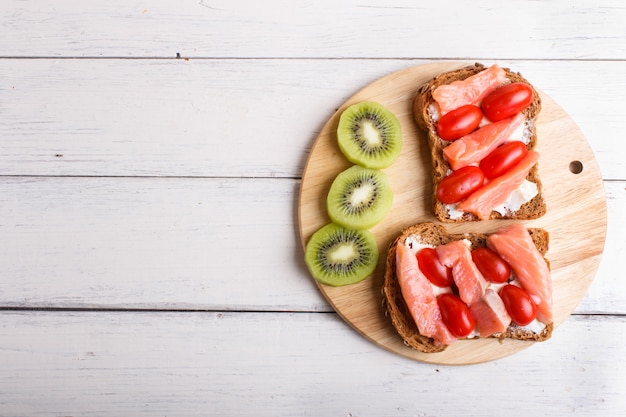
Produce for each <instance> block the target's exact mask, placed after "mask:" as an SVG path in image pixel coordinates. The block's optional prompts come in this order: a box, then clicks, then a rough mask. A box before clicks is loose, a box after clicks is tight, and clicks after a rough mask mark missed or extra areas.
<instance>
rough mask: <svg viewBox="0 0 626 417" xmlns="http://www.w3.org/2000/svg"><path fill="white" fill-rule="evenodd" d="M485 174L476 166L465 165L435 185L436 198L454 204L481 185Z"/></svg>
mask: <svg viewBox="0 0 626 417" xmlns="http://www.w3.org/2000/svg"><path fill="white" fill-rule="evenodd" d="M484 182H485V175H484V174H483V172H482V171H481V170H480V168H478V167H476V166H466V167H463V168H461V169H459V170H457V171H454V172H453V173H451V174H450V175H448V176H447V177H445V178H444V179H442V180H441V181H440V182H439V184H438V185H437V199H438V200H439V201H441V202H442V203H444V204H454V203H458V202H459V201H461V200H463V199H464V198H465V197H467V196H468V195H470V194H471V193H473V192H474V191H476V190H478V189H479V188H480V187H482V185H483V183H484Z"/></svg>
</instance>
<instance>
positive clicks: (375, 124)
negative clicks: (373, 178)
mask: <svg viewBox="0 0 626 417" xmlns="http://www.w3.org/2000/svg"><path fill="white" fill-rule="evenodd" d="M337 143H338V144H339V149H341V152H342V153H343V154H344V155H345V157H346V158H347V159H348V160H349V161H350V162H352V163H354V164H357V165H361V166H364V167H366V168H375V169H383V168H387V167H388V166H390V165H391V164H392V163H393V162H394V161H395V160H396V159H397V158H398V155H399V154H400V151H401V150H402V128H401V126H400V122H399V121H398V119H397V118H396V116H394V114H393V113H391V112H390V111H389V110H388V109H387V108H385V107H384V106H383V105H381V104H379V103H376V102H374V101H363V102H360V103H356V104H353V105H351V106H349V107H348V108H346V109H345V110H344V111H343V112H342V113H341V116H340V117H339V125H338V127H337Z"/></svg>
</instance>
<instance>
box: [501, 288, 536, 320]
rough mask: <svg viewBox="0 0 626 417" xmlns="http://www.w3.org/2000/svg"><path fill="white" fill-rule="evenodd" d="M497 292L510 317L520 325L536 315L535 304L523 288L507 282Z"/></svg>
mask: <svg viewBox="0 0 626 417" xmlns="http://www.w3.org/2000/svg"><path fill="white" fill-rule="evenodd" d="M498 294H499V295H500V298H502V301H503V302H504V307H506V311H507V312H508V313H509V316H511V319H513V321H514V322H515V323H517V324H519V325H520V326H526V325H527V324H529V323H530V322H531V321H533V320H534V319H535V317H537V305H536V304H535V303H534V302H533V300H532V298H531V297H530V295H529V294H528V293H527V292H526V291H525V290H524V289H523V288H520V287H518V286H516V285H512V284H507V285H505V286H504V287H502V288H501V289H500V292H499V293H498Z"/></svg>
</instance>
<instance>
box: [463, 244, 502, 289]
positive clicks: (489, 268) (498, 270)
mask: <svg viewBox="0 0 626 417" xmlns="http://www.w3.org/2000/svg"><path fill="white" fill-rule="evenodd" d="M472 260H473V261H474V263H475V264H476V267H477V268H478V270H479V271H480V273H481V274H483V276H484V277H485V279H486V280H487V281H491V282H495V283H499V284H501V283H503V282H507V281H508V280H509V277H510V276H511V267H510V266H509V264H508V263H507V262H506V261H505V260H504V259H502V258H501V257H500V255H498V254H497V253H495V252H494V251H492V250H491V249H489V248H488V247H485V246H483V247H480V248H476V249H474V250H473V251H472Z"/></svg>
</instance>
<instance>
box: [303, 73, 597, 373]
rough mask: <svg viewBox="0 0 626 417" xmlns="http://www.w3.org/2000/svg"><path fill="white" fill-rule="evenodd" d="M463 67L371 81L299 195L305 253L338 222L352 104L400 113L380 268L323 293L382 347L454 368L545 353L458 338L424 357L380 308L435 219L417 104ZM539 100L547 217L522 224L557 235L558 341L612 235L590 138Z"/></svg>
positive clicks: (495, 225) (327, 137)
mask: <svg viewBox="0 0 626 417" xmlns="http://www.w3.org/2000/svg"><path fill="white" fill-rule="evenodd" d="M465 65H469V64H467V63H459V62H456V63H434V64H428V65H420V66H415V67H410V68H407V69H404V70H402V71H398V72H395V73H392V74H389V75H387V76H385V77H383V78H381V79H379V80H377V81H375V82H373V83H372V84H370V85H368V86H366V87H365V88H363V89H362V90H361V91H359V92H358V93H357V94H355V95H354V96H353V97H351V98H350V99H349V100H348V101H347V102H346V103H344V104H343V105H342V106H341V107H340V108H339V109H338V110H337V112H336V113H335V114H334V115H333V116H332V117H331V118H330V120H329V121H328V122H327V123H326V125H325V126H324V128H323V129H322V131H321V133H320V135H319V136H318V138H317V139H316V141H315V143H314V145H313V148H312V150H311V154H310V156H309V159H308V162H307V164H306V167H305V170H304V173H303V176H302V185H301V190H300V197H299V198H300V199H299V222H300V224H299V228H300V236H301V240H302V245H303V246H305V245H306V242H307V241H308V239H309V238H310V236H311V235H312V234H313V233H314V232H315V231H316V230H318V229H319V228H320V227H322V226H323V225H325V224H327V223H329V222H330V219H329V217H328V215H327V214H326V207H325V201H326V194H327V192H328V189H329V187H330V184H331V183H332V181H333V180H334V178H335V176H336V175H337V174H338V173H339V172H341V171H342V170H344V169H346V168H348V167H350V166H351V163H350V162H349V161H348V160H347V159H346V158H345V157H344V156H343V154H342V153H341V152H340V150H339V148H338V146H337V143H336V134H335V131H336V128H337V123H338V119H339V116H340V114H341V112H342V111H343V110H344V109H345V108H346V107H347V106H349V105H351V104H354V103H357V102H360V101H364V100H374V101H378V102H379V103H381V104H383V105H384V106H386V107H387V108H388V109H389V110H391V111H392V112H393V113H394V114H395V115H396V117H397V118H398V119H399V120H400V123H401V125H402V132H403V148H402V153H401V154H400V157H399V158H398V159H397V160H396V162H395V163H394V164H393V165H392V166H391V167H389V168H387V169H385V172H386V173H387V175H388V177H389V181H390V183H391V187H392V188H393V191H394V202H393V207H392V209H391V211H390V212H389V213H388V214H387V216H386V217H385V219H384V220H383V221H382V222H380V223H379V224H377V225H376V226H375V227H374V228H372V229H371V231H372V232H373V233H374V235H375V236H376V239H377V242H378V248H379V251H380V259H379V262H378V268H377V269H376V271H375V272H374V274H373V275H372V276H370V277H368V278H367V279H366V280H364V281H362V282H360V283H357V284H354V285H349V286H344V287H330V286H326V285H322V284H319V283H318V286H319V288H320V291H321V292H322V293H323V295H324V296H325V297H326V299H327V300H328V302H329V303H330V304H331V305H332V306H333V308H334V309H335V310H336V311H337V313H338V314H339V315H340V316H341V317H342V318H343V319H344V320H345V321H346V322H347V323H349V324H350V325H351V326H352V327H353V328H354V329H355V330H356V331H358V332H359V333H361V334H362V335H363V336H365V337H366V338H368V339H370V340H372V341H373V342H374V343H376V344H378V345H379V346H381V347H383V348H385V349H388V350H390V351H392V352H395V353H398V354H400V355H402V356H405V357H408V358H412V359H415V360H419V361H423V362H429V363H437V364H448V365H463V364H473V363H480V362H486V361H490V360H494V359H498V358H502V357H505V356H508V355H511V354H514V353H516V352H518V351H520V350H522V349H526V348H528V347H530V346H533V345H536V346H537V347H535V348H540V343H535V342H524V341H516V340H504V341H498V340H495V339H482V340H472V341H459V342H456V343H455V344H453V345H451V346H450V347H448V348H447V349H446V350H445V351H444V352H441V353H431V354H424V353H421V352H418V351H416V350H414V349H411V348H409V347H407V346H406V345H404V343H403V341H402V340H401V338H400V337H399V336H398V335H397V333H396V332H395V329H394V328H393V326H392V325H391V322H390V320H389V318H388V317H387V316H386V315H385V313H384V311H383V309H382V294H381V288H382V282H383V275H384V264H385V258H386V256H387V247H388V246H389V243H390V242H391V241H392V240H393V238H394V237H395V236H397V235H398V234H399V233H400V231H401V230H402V229H404V228H405V227H407V226H410V225H413V224H415V223H419V222H423V221H436V220H435V218H434V216H433V214H432V211H431V201H430V194H431V180H430V156H429V151H428V145H427V144H426V136H425V133H424V132H422V131H421V130H419V129H418V128H417V126H416V124H415V122H414V120H413V115H412V110H411V107H412V102H413V97H414V96H415V94H416V92H417V88H418V86H420V85H421V84H422V83H424V82H426V81H428V80H429V79H430V78H432V77H434V76H435V75H437V74H439V73H441V72H444V71H449V70H453V69H456V68H459V67H461V66H465ZM530 81H531V82H532V80H530ZM536 87H537V86H536ZM539 94H540V95H541V98H542V102H543V106H542V110H541V113H540V114H539V117H538V119H537V135H538V146H537V148H536V150H537V151H538V152H539V153H540V154H541V159H540V160H539V174H540V177H541V179H542V182H543V193H544V196H545V199H546V204H547V213H546V214H545V215H544V216H543V217H542V218H540V219H537V220H533V221H526V222H524V225H525V226H526V227H543V228H544V229H546V230H547V231H548V232H549V233H550V248H549V251H548V253H547V256H546V257H547V258H548V260H549V261H550V265H551V271H552V279H553V301H554V317H555V330H554V332H553V335H552V337H553V338H558V337H559V329H558V326H559V325H560V324H561V323H562V322H563V321H564V320H566V319H567V317H568V316H569V315H570V314H571V313H572V311H573V310H574V309H575V308H576V306H577V305H578V303H579V302H580V301H581V299H582V298H583V297H584V295H585V294H586V292H587V289H588V288H589V285H590V284H591V282H592V280H593V278H594V276H595V273H596V271H597V268H598V265H599V263H600V258H601V255H602V251H603V248H604V241H605V235H606V224H607V215H606V198H605V194H604V187H603V183H602V177H601V174H600V169H599V167H598V164H597V162H596V160H595V157H594V155H593V152H592V151H591V149H590V147H589V145H588V143H587V141H586V139H585V137H584V136H583V135H582V133H581V131H580V130H579V129H578V127H577V126H576V124H575V123H574V122H573V121H572V120H571V119H570V117H569V116H568V115H567V114H566V113H565V111H564V110H563V109H562V108H561V107H559V106H558V105H557V104H556V103H555V102H554V101H553V100H552V99H550V97H548V96H546V95H545V94H544V93H542V92H541V91H539ZM577 166H578V167H582V171H581V172H578V170H577V169H575V168H576V167H577ZM512 222H513V221H510V220H491V221H487V222H472V223H464V224H454V225H446V227H447V228H448V231H450V232H452V233H459V232H483V233H491V232H494V231H495V230H497V229H499V228H501V227H502V226H505V225H507V224H511V223H512ZM542 343H550V342H549V341H547V342H542Z"/></svg>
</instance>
